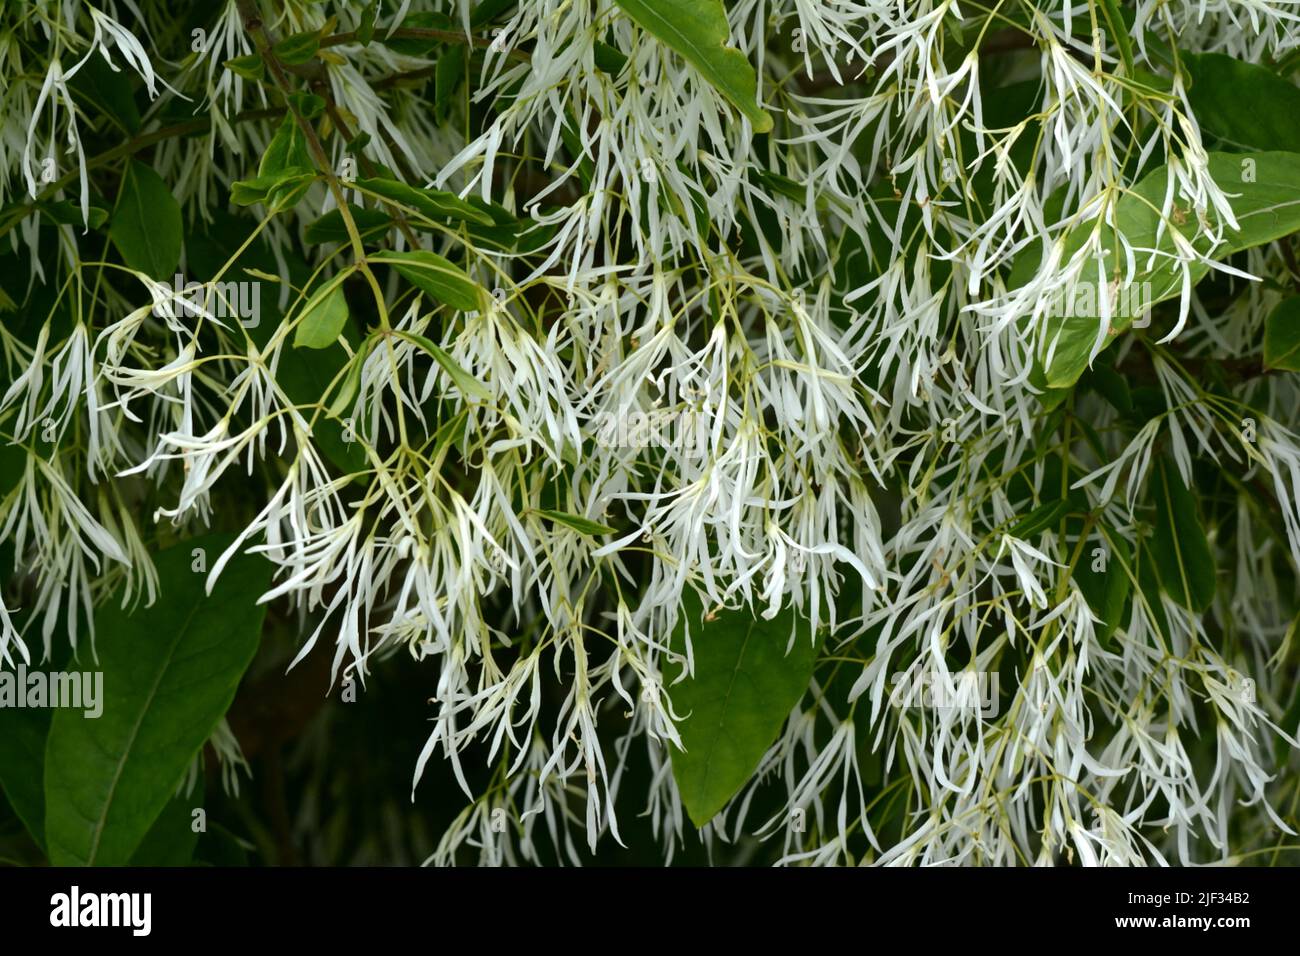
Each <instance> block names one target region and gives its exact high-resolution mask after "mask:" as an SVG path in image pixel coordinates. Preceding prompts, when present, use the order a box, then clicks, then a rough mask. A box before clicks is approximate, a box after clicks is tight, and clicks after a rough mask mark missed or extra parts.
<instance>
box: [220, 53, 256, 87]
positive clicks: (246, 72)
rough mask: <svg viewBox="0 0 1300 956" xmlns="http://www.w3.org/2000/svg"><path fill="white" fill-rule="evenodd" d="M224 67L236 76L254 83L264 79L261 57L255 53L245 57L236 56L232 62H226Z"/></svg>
mask: <svg viewBox="0 0 1300 956" xmlns="http://www.w3.org/2000/svg"><path fill="white" fill-rule="evenodd" d="M222 66H224V67H225V68H226V69H227V70H229V71H230V72H231V73H234V74H235V75H236V76H242V77H243V78H244V79H246V80H252V81H253V82H254V83H256V82H258V81H260V80H262V79H264V78H265V77H266V64H265V63H263V62H262V57H261V55H260V54H257V53H250V54H248V55H247V56H237V57H235V58H234V59H233V60H226V61H225V62H224V63H223V64H222Z"/></svg>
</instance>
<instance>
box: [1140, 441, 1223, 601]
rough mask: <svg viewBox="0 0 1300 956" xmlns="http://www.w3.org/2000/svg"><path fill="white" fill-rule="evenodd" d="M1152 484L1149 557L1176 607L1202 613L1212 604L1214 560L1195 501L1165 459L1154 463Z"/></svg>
mask: <svg viewBox="0 0 1300 956" xmlns="http://www.w3.org/2000/svg"><path fill="white" fill-rule="evenodd" d="M1151 481H1152V485H1151V493H1152V495H1153V497H1154V498H1155V503H1156V523H1155V537H1154V539H1153V541H1152V549H1153V555H1152V556H1153V557H1154V559H1155V568H1156V574H1157V576H1158V577H1159V579H1160V584H1161V586H1162V587H1163V588H1164V589H1165V593H1166V594H1168V595H1169V596H1170V597H1171V598H1173V599H1174V600H1175V601H1177V602H1178V603H1179V604H1181V605H1183V606H1184V607H1186V608H1188V609H1189V610H1192V611H1200V612H1204V611H1205V610H1206V609H1207V608H1209V606H1210V604H1211V602H1213V601H1214V585H1215V573H1214V557H1213V555H1212V554H1211V553H1210V543H1209V540H1208V539H1207V538H1206V536H1205V529H1204V528H1203V527H1202V526H1201V519H1200V517H1199V515H1197V513H1196V501H1195V499H1194V498H1192V494H1191V492H1190V491H1188V490H1187V486H1186V485H1184V484H1183V479H1182V478H1181V477H1180V476H1179V474H1178V469H1177V468H1176V467H1175V466H1173V465H1172V464H1171V463H1169V462H1168V461H1166V460H1164V459H1160V460H1159V461H1157V462H1156V468H1155V472H1154V474H1153V475H1152V477H1151Z"/></svg>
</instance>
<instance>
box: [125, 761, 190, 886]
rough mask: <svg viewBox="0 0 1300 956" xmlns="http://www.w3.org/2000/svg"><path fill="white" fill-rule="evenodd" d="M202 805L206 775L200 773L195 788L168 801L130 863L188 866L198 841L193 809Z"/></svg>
mask: <svg viewBox="0 0 1300 956" xmlns="http://www.w3.org/2000/svg"><path fill="white" fill-rule="evenodd" d="M202 807H203V777H202V776H200V777H199V778H198V780H197V781H196V782H195V784H194V789H193V791H192V792H190V793H188V794H185V793H179V794H177V795H175V796H173V797H172V798H171V799H170V800H168V801H167V805H166V806H165V807H163V811H162V813H161V814H159V816H158V819H157V820H155V821H154V824H153V826H151V827H150V828H149V832H148V833H146V834H145V836H144V839H143V840H142V841H141V842H140V846H139V847H138V848H137V849H136V851H135V853H133V854H132V855H131V866H153V867H157V866H189V865H190V861H191V860H193V859H194V848H195V847H197V846H198V844H199V834H198V832H197V831H196V830H195V829H194V816H193V813H194V811H195V810H196V809H200V808H202Z"/></svg>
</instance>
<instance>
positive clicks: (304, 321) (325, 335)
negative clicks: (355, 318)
mask: <svg viewBox="0 0 1300 956" xmlns="http://www.w3.org/2000/svg"><path fill="white" fill-rule="evenodd" d="M347 321H348V300H347V297H346V296H344V295H343V284H342V283H341V282H339V283H330V284H329V285H326V286H324V287H322V288H321V290H320V291H319V292H317V293H316V294H315V295H314V296H312V297H311V298H310V299H309V300H308V301H307V304H306V305H304V306H303V309H302V317H301V318H299V320H298V324H297V325H296V326H295V327H294V333H293V344H294V347H295V348H308V349H323V348H328V347H329V346H331V345H333V344H334V343H335V342H337V341H338V338H339V335H340V334H341V333H342V332H343V326H345V325H346V324H347Z"/></svg>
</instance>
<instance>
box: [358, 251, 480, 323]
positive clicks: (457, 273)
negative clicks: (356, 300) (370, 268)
mask: <svg viewBox="0 0 1300 956" xmlns="http://www.w3.org/2000/svg"><path fill="white" fill-rule="evenodd" d="M370 261H371V262H379V263H385V264H387V265H391V266H392V267H393V268H394V269H396V270H397V272H398V273H399V274H400V275H401V276H402V277H403V278H404V279H406V280H407V281H408V282H410V283H411V284H412V285H414V286H415V287H416V288H417V289H419V290H420V291H421V292H424V293H426V294H427V295H429V296H430V297H432V298H434V299H436V300H437V301H439V302H444V303H446V304H447V305H449V306H451V307H452V308H454V309H460V310H461V311H465V312H468V311H472V310H476V309H479V308H481V307H482V305H483V300H484V298H485V297H486V295H487V293H486V291H485V290H484V289H483V287H482V286H480V285H479V284H478V283H477V282H475V281H474V280H473V279H471V278H470V277H469V276H468V275H466V274H465V272H464V271H463V270H462V269H461V268H460V267H459V266H455V265H452V263H450V262H448V261H447V260H446V259H444V258H443V257H442V256H440V255H438V254H437V253H434V252H426V251H423V250H420V251H416V252H383V253H379V254H376V255H374V256H371V257H370Z"/></svg>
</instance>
